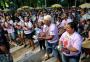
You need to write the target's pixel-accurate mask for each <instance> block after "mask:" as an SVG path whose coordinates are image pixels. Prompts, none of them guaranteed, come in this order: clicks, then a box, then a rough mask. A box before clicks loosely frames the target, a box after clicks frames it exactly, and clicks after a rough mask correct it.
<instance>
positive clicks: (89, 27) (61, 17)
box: [0, 8, 90, 62]
mask: <svg viewBox="0 0 90 62" xmlns="http://www.w3.org/2000/svg"><path fill="white" fill-rule="evenodd" d="M85 14H88V15H89V16H90V10H89V9H81V8H61V9H51V8H49V9H43V10H31V11H25V10H23V11H16V12H15V13H13V14H11V13H3V12H0V61H2V62H13V59H12V57H11V54H10V45H14V46H18V45H19V46H21V45H24V47H27V46H28V47H32V51H33V50H34V49H35V43H34V40H38V43H39V45H40V50H42V49H44V50H45V51H46V53H45V56H44V60H47V59H49V58H50V53H51V54H52V56H54V57H55V58H56V59H57V62H61V61H62V62H79V58H80V53H81V51H82V50H81V47H82V41H84V40H85V39H88V40H90V19H84V18H83V15H85Z"/></svg>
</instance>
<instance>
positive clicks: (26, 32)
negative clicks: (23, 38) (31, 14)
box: [24, 21, 33, 34]
mask: <svg viewBox="0 0 90 62" xmlns="http://www.w3.org/2000/svg"><path fill="white" fill-rule="evenodd" d="M24 25H25V26H27V27H28V28H32V26H33V25H32V23H31V22H30V21H29V22H24ZM31 32H32V30H30V29H29V30H24V33H25V34H30V33H31Z"/></svg>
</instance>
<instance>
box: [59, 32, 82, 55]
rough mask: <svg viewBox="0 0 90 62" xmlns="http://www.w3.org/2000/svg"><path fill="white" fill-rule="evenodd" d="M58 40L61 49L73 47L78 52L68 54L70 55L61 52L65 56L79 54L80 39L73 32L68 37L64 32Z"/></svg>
mask: <svg viewBox="0 0 90 62" xmlns="http://www.w3.org/2000/svg"><path fill="white" fill-rule="evenodd" d="M59 40H60V41H61V42H62V44H63V47H65V48H71V47H74V48H76V49H77V50H78V51H79V52H70V54H67V53H65V52H63V54H65V55H67V56H73V55H77V54H79V53H80V52H81V46H82V37H81V36H80V35H79V34H78V33H77V32H74V33H73V34H72V35H69V34H68V32H64V33H63V34H62V36H61V37H60V39H59Z"/></svg>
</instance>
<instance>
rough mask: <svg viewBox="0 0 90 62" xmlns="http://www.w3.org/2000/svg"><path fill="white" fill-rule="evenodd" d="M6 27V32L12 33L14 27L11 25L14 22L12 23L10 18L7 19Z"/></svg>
mask: <svg viewBox="0 0 90 62" xmlns="http://www.w3.org/2000/svg"><path fill="white" fill-rule="evenodd" d="M8 25H9V26H8V28H7V32H8V33H13V32H15V31H14V27H13V25H14V23H13V21H12V20H10V21H8Z"/></svg>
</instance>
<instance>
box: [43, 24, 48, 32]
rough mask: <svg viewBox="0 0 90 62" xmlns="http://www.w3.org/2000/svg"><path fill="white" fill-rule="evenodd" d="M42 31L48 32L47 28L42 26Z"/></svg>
mask: <svg viewBox="0 0 90 62" xmlns="http://www.w3.org/2000/svg"><path fill="white" fill-rule="evenodd" d="M42 31H43V32H47V31H48V26H47V25H45V24H44V25H43V29H42Z"/></svg>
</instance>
